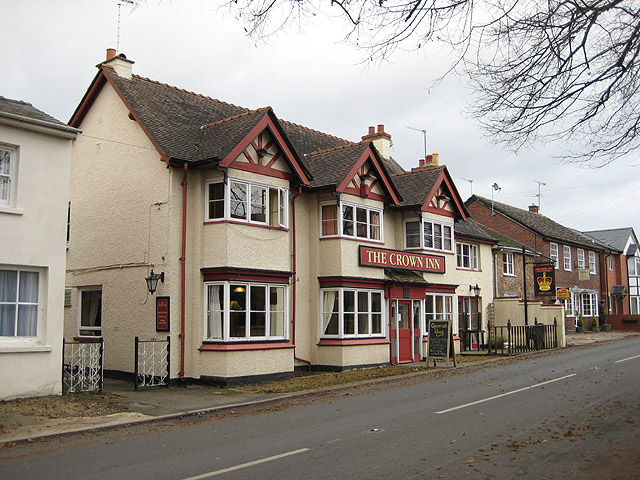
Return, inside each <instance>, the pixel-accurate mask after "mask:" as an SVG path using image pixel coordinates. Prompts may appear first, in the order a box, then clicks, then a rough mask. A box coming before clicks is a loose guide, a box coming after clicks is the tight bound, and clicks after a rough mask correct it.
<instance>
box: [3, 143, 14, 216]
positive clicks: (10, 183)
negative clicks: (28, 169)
mask: <svg viewBox="0 0 640 480" xmlns="http://www.w3.org/2000/svg"><path fill="white" fill-rule="evenodd" d="M2 156H4V157H5V160H6V159H7V157H8V164H9V166H8V168H7V167H5V168H2V164H1V163H0V181H2V182H3V183H5V185H6V186H5V187H4V188H2V187H1V186H0V206H5V207H11V206H14V205H15V196H16V185H17V181H16V180H17V172H18V149H17V147H12V146H9V145H5V144H0V159H1V157H2Z"/></svg>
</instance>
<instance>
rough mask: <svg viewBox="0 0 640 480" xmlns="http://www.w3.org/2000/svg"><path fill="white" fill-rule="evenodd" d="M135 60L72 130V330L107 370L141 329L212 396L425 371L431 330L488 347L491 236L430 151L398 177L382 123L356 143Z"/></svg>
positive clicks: (99, 85) (121, 60)
mask: <svg viewBox="0 0 640 480" xmlns="http://www.w3.org/2000/svg"><path fill="white" fill-rule="evenodd" d="M132 65H133V62H132V61H130V60H128V59H126V57H124V56H123V55H118V56H116V55H115V54H114V52H113V51H111V50H110V51H108V58H107V60H106V61H105V62H103V63H101V64H99V65H98V74H97V76H96V77H95V79H94V80H93V82H92V83H91V85H90V86H89V88H88V90H87V92H86V94H85V96H84V97H83V99H82V101H81V103H80V105H79V106H78V107H77V109H76V111H75V113H74V115H73V117H72V119H71V122H70V124H71V125H72V126H74V127H77V128H79V129H81V130H82V132H83V133H82V134H81V135H79V136H78V139H77V140H76V141H75V143H74V145H73V151H72V166H71V176H72V183H71V207H70V227H69V228H70V235H69V243H68V251H67V289H68V294H69V298H70V299H73V300H72V301H70V302H69V304H68V305H67V306H68V307H69V308H66V309H65V337H67V338H68V337H76V338H83V337H96V336H98V337H101V338H103V339H104V352H105V354H104V362H105V372H107V374H114V375H124V376H126V375H131V373H132V372H133V371H134V365H133V363H134V354H133V352H132V345H133V338H134V337H136V336H138V337H140V338H151V337H159V336H162V335H170V342H171V348H170V352H171V353H170V355H171V363H170V364H171V372H170V377H171V380H172V381H181V380H196V381H202V382H209V383H214V384H219V385H233V384H241V383H249V382H260V381H265V380H273V379H277V378H287V377H290V376H292V375H293V372H294V371H295V370H296V369H302V370H307V369H308V370H343V369H349V368H355V367H364V366H375V365H384V364H389V363H404V362H414V361H419V360H421V359H424V357H425V355H426V344H427V342H428V337H427V322H428V321H429V320H430V319H437V320H450V321H451V322H452V328H453V332H454V334H455V337H454V347H455V348H456V349H457V350H460V348H463V349H464V348H478V347H480V346H481V344H482V337H481V336H480V335H479V332H481V331H483V330H485V329H486V327H485V326H486V319H485V315H483V312H484V311H486V310H488V307H489V306H490V304H491V302H492V300H493V297H492V290H493V288H492V262H493V259H492V251H491V246H492V242H491V240H490V239H487V238H484V237H483V236H481V235H480V236H477V235H474V234H473V231H474V229H473V228H469V226H470V225H472V223H473V222H472V221H471V220H470V219H469V218H468V213H467V210H466V208H465V206H464V203H463V201H462V200H461V198H460V195H459V193H458V191H457V189H456V187H455V184H454V182H453V180H452V178H451V176H450V174H449V172H448V170H447V168H446V167H445V166H443V165H440V164H439V156H438V154H433V155H428V156H427V158H425V159H423V160H421V161H420V162H419V165H418V166H417V167H416V168H414V169H412V170H410V171H405V170H404V169H403V168H402V167H401V166H400V165H399V164H398V163H397V162H396V161H395V160H394V159H393V158H391V155H390V145H391V136H390V135H389V134H388V133H387V132H385V130H384V126H383V125H378V127H377V129H376V128H375V127H369V132H368V133H367V134H366V135H364V136H363V137H362V139H361V141H358V142H351V141H348V140H344V139H341V138H338V137H335V136H332V135H328V134H325V133H322V132H318V131H315V130H312V129H309V128H306V127H303V126H300V125H298V124H295V123H291V122H288V121H285V120H282V119H279V118H278V117H277V116H276V114H275V112H274V111H273V109H271V108H270V107H266V108H261V109H257V110H249V109H246V108H243V107H238V106H235V105H231V104H228V103H225V102H221V101H219V100H215V99H212V98H210V97H206V96H203V95H198V94H195V93H192V92H189V91H185V90H182V89H179V88H176V87H172V86H169V85H166V84H163V83H159V82H156V81H153V80H150V79H148V78H145V77H141V76H138V75H135V74H133V72H132ZM125 140H126V141H125ZM96 205H100V206H101V217H100V218H101V221H96V217H95V206H96ZM458 228H459V229H460V230H461V231H462V232H466V233H463V234H462V235H460V236H459V237H458V236H457V235H456V229H458ZM151 272H155V273H154V275H157V274H158V273H160V272H161V273H162V277H161V281H157V284H156V285H154V288H155V289H156V290H154V292H151V289H149V290H148V289H147V288H146V287H145V285H144V283H145V282H144V279H145V278H149V277H151ZM165 332H166V333H165ZM458 332H460V333H461V334H463V335H467V334H469V335H468V336H467V337H465V338H464V339H462V345H461V338H460V337H459V336H458Z"/></svg>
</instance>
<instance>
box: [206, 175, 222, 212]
mask: <svg viewBox="0 0 640 480" xmlns="http://www.w3.org/2000/svg"><path fill="white" fill-rule="evenodd" d="M223 217H224V183H211V184H209V218H223Z"/></svg>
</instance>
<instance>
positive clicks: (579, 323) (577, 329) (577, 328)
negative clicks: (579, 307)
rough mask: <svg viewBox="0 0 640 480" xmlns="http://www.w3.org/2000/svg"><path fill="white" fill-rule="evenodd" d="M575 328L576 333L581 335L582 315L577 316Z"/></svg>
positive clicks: (582, 329) (582, 328)
mask: <svg viewBox="0 0 640 480" xmlns="http://www.w3.org/2000/svg"><path fill="white" fill-rule="evenodd" d="M577 325H578V326H577V327H576V332H579V333H582V332H584V323H583V322H582V313H579V314H578V323H577Z"/></svg>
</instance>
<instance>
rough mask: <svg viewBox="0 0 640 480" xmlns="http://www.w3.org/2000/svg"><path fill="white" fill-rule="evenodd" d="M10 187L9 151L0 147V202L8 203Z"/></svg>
mask: <svg viewBox="0 0 640 480" xmlns="http://www.w3.org/2000/svg"><path fill="white" fill-rule="evenodd" d="M10 187H11V151H9V150H5V149H4V148H0V203H9V193H10V191H11V188H10Z"/></svg>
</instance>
